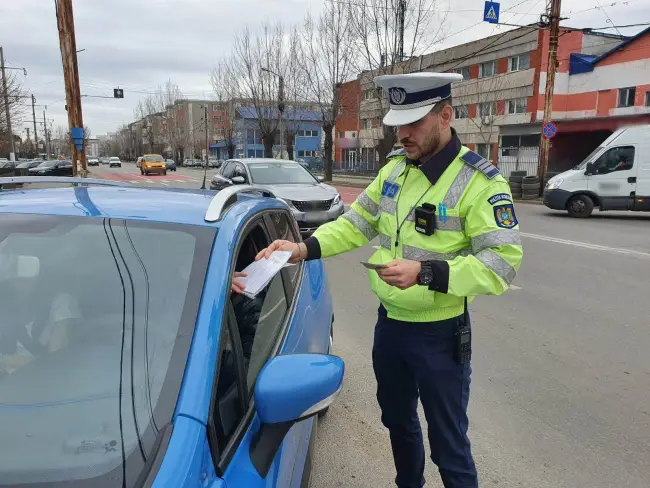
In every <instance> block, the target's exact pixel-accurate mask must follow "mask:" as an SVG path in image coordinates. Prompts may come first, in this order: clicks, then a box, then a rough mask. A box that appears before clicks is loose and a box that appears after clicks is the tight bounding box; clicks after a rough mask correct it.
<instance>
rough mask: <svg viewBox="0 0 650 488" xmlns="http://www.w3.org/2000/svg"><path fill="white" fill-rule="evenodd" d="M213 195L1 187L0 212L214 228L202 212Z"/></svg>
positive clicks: (207, 192) (187, 191)
mask: <svg viewBox="0 0 650 488" xmlns="http://www.w3.org/2000/svg"><path fill="white" fill-rule="evenodd" d="M215 194H216V192H214V191H211V190H194V189H182V188H167V189H164V190H163V189H157V188H145V187H117V186H116V187H99V186H89V187H76V188H73V187H63V188H38V189H18V190H3V191H2V192H0V214H2V213H21V214H39V215H70V216H81V217H112V218H121V219H135V220H147V221H154V222H170V223H178V224H191V225H203V226H210V227H214V226H215V224H214V223H212V222H206V221H205V212H206V210H207V208H208V206H209V204H210V202H211V201H212V198H214V196H215ZM135 209H137V210H135Z"/></svg>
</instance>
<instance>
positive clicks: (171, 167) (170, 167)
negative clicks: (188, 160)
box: [165, 159, 176, 171]
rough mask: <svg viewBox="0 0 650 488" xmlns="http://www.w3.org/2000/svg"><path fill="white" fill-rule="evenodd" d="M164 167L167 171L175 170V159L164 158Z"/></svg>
mask: <svg viewBox="0 0 650 488" xmlns="http://www.w3.org/2000/svg"><path fill="white" fill-rule="evenodd" d="M165 167H166V168H167V169H168V170H169V171H176V161H174V160H173V159H165Z"/></svg>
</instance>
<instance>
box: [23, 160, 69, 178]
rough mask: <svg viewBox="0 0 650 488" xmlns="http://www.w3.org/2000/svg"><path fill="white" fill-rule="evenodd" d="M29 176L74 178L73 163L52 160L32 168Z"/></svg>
mask: <svg viewBox="0 0 650 488" xmlns="http://www.w3.org/2000/svg"><path fill="white" fill-rule="evenodd" d="M28 171H29V176H72V161H61V160H58V159H52V160H50V161H43V162H42V163H41V164H39V165H38V166H36V167H35V168H30V169H29V170H28Z"/></svg>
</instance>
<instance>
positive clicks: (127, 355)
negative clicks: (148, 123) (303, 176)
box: [0, 177, 344, 488]
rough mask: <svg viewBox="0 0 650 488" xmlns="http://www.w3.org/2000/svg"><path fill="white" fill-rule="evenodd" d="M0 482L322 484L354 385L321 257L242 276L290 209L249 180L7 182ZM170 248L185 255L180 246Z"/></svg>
mask: <svg viewBox="0 0 650 488" xmlns="http://www.w3.org/2000/svg"><path fill="white" fill-rule="evenodd" d="M8 180H11V182H12V183H19V181H17V180H21V181H22V180H25V181H22V182H23V183H25V182H33V181H34V180H37V181H38V182H39V183H44V182H47V181H50V180H51V181H55V182H57V183H62V182H66V181H67V182H70V183H73V184H74V186H71V187H64V188H62V187H59V188H38V189H20V190H5V189H2V188H0V203H1V205H0V215H1V216H0V304H1V305H2V306H1V308H2V317H3V319H2V321H0V432H2V442H0V486H12V487H13V486H20V487H21V488H30V487H34V488H35V487H38V488H46V487H50V486H51V487H53V488H54V487H57V488H59V487H70V488H77V487H79V488H86V487H93V488H95V487H99V488H101V487H106V488H109V487H110V488H113V487H116V488H124V487H126V488H139V487H151V486H152V487H154V488H170V487H173V488H257V487H259V488H262V487H264V488H272V487H292V488H294V487H295V488H302V487H307V486H309V480H310V474H311V466H312V454H313V446H314V439H315V432H316V428H317V421H318V418H319V416H320V415H319V414H323V413H324V412H325V411H326V410H327V408H328V407H329V405H331V403H332V402H333V401H334V399H335V397H336V396H337V394H338V393H339V391H340V390H341V387H342V383H343V375H344V363H343V361H342V360H341V359H340V358H338V357H336V356H333V355H330V354H329V353H330V350H331V344H332V325H333V321H334V314H333V308H332V298H331V296H330V292H329V288H328V285H327V277H326V274H325V269H324V267H323V263H322V261H320V260H316V261H310V262H307V263H301V264H299V265H293V266H286V267H285V268H283V269H282V271H281V272H280V273H279V274H277V275H275V277H274V278H273V279H272V280H271V282H270V283H269V284H268V286H266V288H264V290H263V291H262V292H261V293H259V294H258V295H257V296H255V297H248V296H245V295H237V294H232V293H231V291H230V283H231V277H232V274H233V272H234V271H240V270H242V269H244V268H245V267H246V266H247V265H248V264H249V263H251V262H252V261H253V258H254V256H255V255H256V254H257V252H258V251H259V250H261V249H263V248H264V247H266V246H267V245H268V244H270V243H271V242H272V241H273V240H274V239H294V240H297V239H300V237H299V233H298V229H297V226H296V222H295V221H294V220H293V217H292V214H291V211H290V210H289V208H288V207H287V206H286V205H285V204H284V203H283V202H282V201H280V200H278V199H276V198H273V196H272V195H270V194H269V193H268V192H265V191H264V192H263V191H262V190H256V189H255V188H253V187H245V186H241V185H240V186H237V187H233V188H229V189H226V190H223V191H221V192H219V193H218V194H215V193H214V192H209V191H200V190H181V189H178V190H173V189H164V190H158V189H152V188H136V187H131V186H126V185H125V184H123V183H118V182H108V181H102V180H83V181H84V184H79V181H80V180H79V179H77V178H65V177H57V178H53V177H38V178H33V177H18V178H0V185H3V184H5V183H9V181H8ZM170 250H172V252H170Z"/></svg>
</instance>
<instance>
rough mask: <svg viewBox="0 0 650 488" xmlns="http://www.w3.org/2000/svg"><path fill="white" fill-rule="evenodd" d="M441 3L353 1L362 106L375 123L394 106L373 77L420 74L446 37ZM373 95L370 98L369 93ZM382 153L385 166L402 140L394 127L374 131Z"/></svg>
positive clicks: (351, 14)
mask: <svg viewBox="0 0 650 488" xmlns="http://www.w3.org/2000/svg"><path fill="white" fill-rule="evenodd" d="M436 4H437V2H436V0H364V1H363V2H357V1H356V0H350V1H349V2H348V3H347V8H348V11H349V17H350V19H351V22H352V23H353V26H354V34H355V35H354V38H355V41H356V45H357V46H356V48H357V50H358V52H360V53H361V56H360V64H359V65H358V66H357V68H358V71H363V72H364V73H363V74H362V77H361V88H362V90H364V95H365V96H364V99H365V100H366V101H365V103H364V104H363V105H362V107H361V111H362V112H364V115H366V116H367V117H364V118H370V119H379V120H381V118H382V117H383V115H384V114H385V113H386V112H387V111H388V102H387V100H386V97H385V94H384V93H382V91H381V90H375V89H374V84H373V78H374V77H375V76H378V75H386V74H401V73H409V72H412V71H419V70H421V69H422V67H420V66H417V64H416V63H417V60H418V58H417V57H418V56H420V55H421V54H423V53H425V52H426V51H428V50H429V49H431V47H432V46H433V45H435V44H436V43H438V42H440V41H441V40H442V39H443V38H444V34H445V21H446V17H447V14H446V13H444V12H443V14H442V15H441V16H439V15H438V14H437V10H436V8H435V6H436ZM366 94H369V95H366ZM372 131H373V132H374V134H373V138H374V139H375V140H376V149H377V151H378V153H379V162H380V164H383V163H384V162H385V158H386V155H387V154H388V153H389V152H390V151H391V149H392V147H393V145H394V144H395V142H396V134H395V131H394V130H393V128H391V127H386V126H383V124H381V123H380V124H379V127H376V128H375V129H373V130H372Z"/></svg>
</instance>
